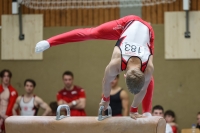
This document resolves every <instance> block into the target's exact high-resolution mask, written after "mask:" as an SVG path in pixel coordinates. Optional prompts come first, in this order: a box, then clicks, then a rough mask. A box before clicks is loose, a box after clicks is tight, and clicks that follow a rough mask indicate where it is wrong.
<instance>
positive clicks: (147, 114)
mask: <svg viewBox="0 0 200 133" xmlns="http://www.w3.org/2000/svg"><path fill="white" fill-rule="evenodd" d="M142 115H143V116H146V117H150V116H152V115H151V113H149V112H146V113H143V114H142Z"/></svg>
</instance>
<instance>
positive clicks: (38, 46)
mask: <svg viewBox="0 0 200 133" xmlns="http://www.w3.org/2000/svg"><path fill="white" fill-rule="evenodd" d="M48 48H50V44H49V42H47V41H45V40H43V41H40V42H38V43H37V44H36V47H35V52H36V53H41V52H43V51H45V50H47V49H48Z"/></svg>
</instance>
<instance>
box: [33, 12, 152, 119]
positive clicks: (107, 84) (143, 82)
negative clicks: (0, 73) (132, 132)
mask: <svg viewBox="0 0 200 133" xmlns="http://www.w3.org/2000/svg"><path fill="white" fill-rule="evenodd" d="M93 39H105V40H118V41H117V43H116V45H115V47H114V51H113V54H112V58H111V61H110V63H109V64H108V65H107V67H106V69H105V74H104V78H103V87H102V89H103V97H102V100H101V102H100V105H103V106H104V107H105V108H104V109H105V110H106V109H107V107H108V105H109V101H110V91H111V82H112V81H113V80H114V79H115V77H116V76H117V75H118V74H119V73H120V72H121V71H126V74H125V79H126V84H127V87H128V89H129V90H130V92H131V93H133V94H135V96H134V100H133V103H132V105H131V108H130V116H131V117H132V118H134V119H136V118H140V117H142V115H140V114H139V113H138V106H139V104H140V103H141V102H142V104H143V113H144V116H150V115H151V114H150V112H151V102H152V94H153V88H154V80H153V77H152V74H153V70H154V66H153V52H154V44H153V43H154V31H153V29H152V27H151V26H150V24H149V23H148V22H145V21H144V20H142V19H141V18H140V17H138V16H134V15H130V16H126V17H123V18H121V19H118V20H114V21H110V22H107V23H104V24H102V25H100V26H97V27H93V28H83V29H76V30H72V31H69V32H66V33H63V34H60V35H57V36H54V37H51V38H49V39H47V40H43V41H40V42H38V43H37V45H36V47H35V52H36V53H39V52H43V51H44V50H46V49H48V48H50V47H53V46H57V45H60V44H65V43H70V42H78V41H85V40H93Z"/></svg>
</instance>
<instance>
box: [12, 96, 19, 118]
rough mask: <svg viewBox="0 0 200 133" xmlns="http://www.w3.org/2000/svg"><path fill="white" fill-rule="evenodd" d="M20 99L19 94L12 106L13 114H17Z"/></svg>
mask: <svg viewBox="0 0 200 133" xmlns="http://www.w3.org/2000/svg"><path fill="white" fill-rule="evenodd" d="M20 100H21V96H19V97H18V98H17V100H16V102H15V104H14V106H13V109H12V113H13V115H17V110H18V109H19V102H20Z"/></svg>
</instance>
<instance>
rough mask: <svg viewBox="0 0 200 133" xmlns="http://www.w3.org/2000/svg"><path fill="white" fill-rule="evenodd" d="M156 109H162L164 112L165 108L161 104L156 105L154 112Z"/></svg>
mask: <svg viewBox="0 0 200 133" xmlns="http://www.w3.org/2000/svg"><path fill="white" fill-rule="evenodd" d="M154 110H162V111H163V112H164V109H163V107H162V106H161V105H156V106H154V107H153V110H152V113H153V112H154Z"/></svg>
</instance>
